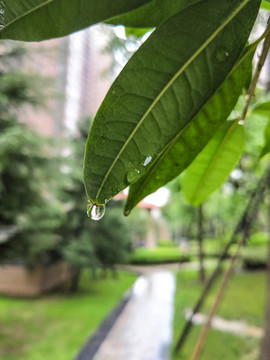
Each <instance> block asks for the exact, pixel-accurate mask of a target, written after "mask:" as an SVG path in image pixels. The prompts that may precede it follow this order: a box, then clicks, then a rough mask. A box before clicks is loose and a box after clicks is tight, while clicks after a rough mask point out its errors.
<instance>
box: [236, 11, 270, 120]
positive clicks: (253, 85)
mask: <svg viewBox="0 0 270 360" xmlns="http://www.w3.org/2000/svg"><path fill="white" fill-rule="evenodd" d="M269 28H270V17H269V19H268V26H267V29H266V31H267V32H268V30H269ZM269 47H270V33H268V34H267V35H266V37H265V40H264V43H263V49H262V53H261V55H260V59H259V62H258V64H257V67H256V70H255V73H254V75H253V78H252V81H251V84H250V86H249V89H248V92H247V98H246V102H245V105H244V108H243V112H242V115H241V118H240V120H245V119H246V117H247V112H248V108H249V106H250V102H251V100H252V98H253V96H254V94H255V89H256V85H257V82H258V80H259V77H260V74H261V71H262V68H263V65H264V63H265V60H266V57H267V53H268V50H269Z"/></svg>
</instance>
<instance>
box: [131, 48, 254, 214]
mask: <svg viewBox="0 0 270 360" xmlns="http://www.w3.org/2000/svg"><path fill="white" fill-rule="evenodd" d="M253 50H254V49H253V46H252V45H251V46H250V47H248V48H247V50H246V51H245V53H244V54H243V56H242V57H241V59H240V60H239V61H238V62H237V64H236V65H235V67H234V69H233V71H232V72H231V74H230V75H229V76H228V78H227V79H226V80H225V81H224V82H223V83H222V85H221V86H220V88H219V89H218V90H217V92H216V93H215V94H214V95H213V96H212V97H211V98H210V99H209V100H208V102H207V103H206V104H205V106H204V107H203V108H202V109H201V110H200V112H199V113H198V114H197V115H196V116H195V117H194V119H192V121H191V122H190V123H189V124H188V126H186V127H185V128H184V129H182V130H181V131H180V132H179V133H178V134H177V135H176V137H175V138H174V139H172V141H171V142H170V144H169V145H168V146H167V147H166V149H165V150H164V151H163V152H162V153H161V154H160V155H159V156H158V157H157V159H156V161H155V162H154V163H153V165H152V166H151V168H150V169H149V171H148V172H147V173H146V174H145V175H144V176H142V177H141V178H140V179H139V180H138V181H137V182H135V183H134V184H132V185H131V186H130V189H129V194H128V199H127V202H126V205H125V213H126V214H128V213H129V212H130V210H131V209H132V208H133V207H134V206H136V204H137V203H138V202H139V201H140V200H142V199H143V198H145V197H146V196H147V195H149V194H151V193H152V192H154V191H156V190H157V189H158V188H160V187H161V186H164V185H165V184H167V183H168V182H169V181H171V180H172V179H174V178H175V177H176V176H178V175H179V174H180V173H181V172H182V171H183V170H184V169H185V168H186V167H187V166H188V165H189V164H190V163H191V162H192V161H193V160H194V159H195V157H196V156H197V155H198V153H199V152H200V151H201V150H202V149H203V147H204V146H205V145H206V144H207V143H208V141H209V140H210V139H211V138H212V136H213V135H214V134H215V132H216V131H217V129H218V128H219V127H220V124H221V123H222V122H224V121H225V120H226V119H227V117H228V116H229V114H230V113H231V111H232V110H233V108H234V106H235V104H236V102H237V100H238V98H239V95H240V94H241V92H242V89H243V87H244V86H245V83H246V80H247V78H248V77H249V73H250V71H249V69H250V68H251V67H252V66H251V62H252V57H253V53H254V51H253Z"/></svg>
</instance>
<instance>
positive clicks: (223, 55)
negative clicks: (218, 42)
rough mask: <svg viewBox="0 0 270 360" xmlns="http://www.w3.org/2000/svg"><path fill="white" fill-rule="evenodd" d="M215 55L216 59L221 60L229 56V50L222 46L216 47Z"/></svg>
mask: <svg viewBox="0 0 270 360" xmlns="http://www.w3.org/2000/svg"><path fill="white" fill-rule="evenodd" d="M215 56H216V59H217V60H218V61H220V62H223V61H225V60H226V59H227V57H228V56H229V52H228V51H227V50H226V49H224V48H219V49H217V51H216V54H215Z"/></svg>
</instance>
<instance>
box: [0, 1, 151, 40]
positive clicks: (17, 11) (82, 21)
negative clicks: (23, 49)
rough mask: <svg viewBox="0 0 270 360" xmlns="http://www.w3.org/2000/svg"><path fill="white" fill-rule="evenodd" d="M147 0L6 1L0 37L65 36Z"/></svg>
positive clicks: (0, 6) (0, 16)
mask: <svg viewBox="0 0 270 360" xmlns="http://www.w3.org/2000/svg"><path fill="white" fill-rule="evenodd" d="M148 1H150V0H128V1H127V0H113V1H112V0H98V1H97V0H80V1H76V0H23V1H22V0H6V1H1V2H0V10H1V13H0V39H13V40H24V41H40V40H45V39H50V38H55V37H60V36H65V35H68V34H70V33H72V32H75V31H78V30H81V29H84V28H86V27H88V26H90V25H93V24H96V23H98V22H101V21H105V20H107V19H109V18H111V17H112V16H117V15H120V14H124V13H126V12H128V11H131V10H133V9H136V8H137V7H139V6H141V5H144V4H145V3H147V2H148Z"/></svg>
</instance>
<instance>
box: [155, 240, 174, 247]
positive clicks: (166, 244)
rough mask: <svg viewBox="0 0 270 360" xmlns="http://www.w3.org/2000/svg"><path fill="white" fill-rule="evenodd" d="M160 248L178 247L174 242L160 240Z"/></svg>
mask: <svg viewBox="0 0 270 360" xmlns="http://www.w3.org/2000/svg"><path fill="white" fill-rule="evenodd" d="M158 247H160V248H173V247H177V244H175V243H174V242H173V240H158Z"/></svg>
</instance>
